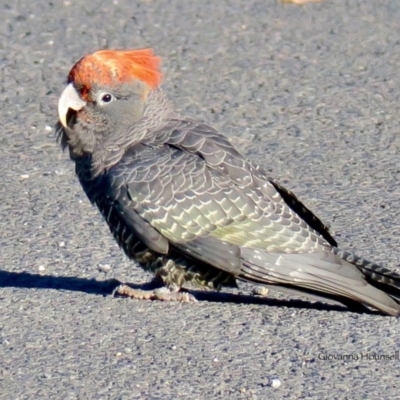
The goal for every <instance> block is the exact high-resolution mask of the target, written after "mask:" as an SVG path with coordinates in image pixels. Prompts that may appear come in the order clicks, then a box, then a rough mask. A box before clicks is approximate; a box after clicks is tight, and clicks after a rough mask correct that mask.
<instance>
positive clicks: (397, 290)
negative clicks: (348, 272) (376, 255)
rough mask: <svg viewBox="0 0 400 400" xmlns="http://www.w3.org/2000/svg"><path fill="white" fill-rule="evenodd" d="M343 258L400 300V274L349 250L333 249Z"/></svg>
mask: <svg viewBox="0 0 400 400" xmlns="http://www.w3.org/2000/svg"><path fill="white" fill-rule="evenodd" d="M333 252H334V253H335V254H337V255H338V256H339V257H340V258H341V259H342V260H346V261H347V262H349V263H351V264H353V265H355V266H356V267H357V268H358V269H359V270H360V271H361V272H362V273H363V274H364V276H365V279H366V280H367V282H368V283H370V284H371V285H372V286H375V287H376V288H378V289H380V290H382V291H384V292H385V293H387V294H388V295H389V296H390V297H392V298H394V299H396V300H398V301H400V274H399V273H397V272H395V271H392V270H390V269H388V268H385V267H382V266H381V265H379V264H376V263H374V262H371V261H368V260H366V259H364V258H362V257H359V256H356V255H354V254H352V253H350V252H348V251H345V250H339V249H337V248H335V249H334V250H333Z"/></svg>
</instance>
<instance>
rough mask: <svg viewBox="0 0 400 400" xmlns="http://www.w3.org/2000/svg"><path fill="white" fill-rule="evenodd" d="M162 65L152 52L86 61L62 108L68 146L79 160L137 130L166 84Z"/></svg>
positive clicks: (74, 74)
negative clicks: (114, 138) (148, 106)
mask: <svg viewBox="0 0 400 400" xmlns="http://www.w3.org/2000/svg"><path fill="white" fill-rule="evenodd" d="M160 63H161V60H160V58H159V57H156V56H155V55H154V54H153V51H152V50H151V49H141V50H100V51H97V52H95V53H93V54H90V55H87V56H85V57H83V58H82V59H80V60H79V61H78V62H77V63H76V64H75V65H74V66H73V67H72V69H71V71H70V73H69V75H68V85H67V87H66V88H65V89H64V91H63V92H62V94H61V97H60V99H59V102H58V116H59V123H58V127H57V128H58V132H59V133H60V135H61V139H62V144H63V146H64V147H67V146H69V147H70V151H72V153H73V154H74V155H75V156H76V157H79V156H81V155H83V154H88V153H89V154H90V153H92V152H93V149H94V148H95V146H96V144H99V143H101V145H102V146H103V147H104V145H105V143H106V142H107V139H108V138H109V136H110V135H115V136H118V132H121V131H123V130H125V131H127V128H131V127H133V126H135V124H137V123H138V121H140V120H141V119H142V117H143V115H144V113H145V111H146V104H147V102H148V99H149V97H151V96H150V95H151V93H152V92H154V91H155V90H156V89H157V88H158V86H159V85H160V83H161V79H162V75H161V72H160V70H159V67H160Z"/></svg>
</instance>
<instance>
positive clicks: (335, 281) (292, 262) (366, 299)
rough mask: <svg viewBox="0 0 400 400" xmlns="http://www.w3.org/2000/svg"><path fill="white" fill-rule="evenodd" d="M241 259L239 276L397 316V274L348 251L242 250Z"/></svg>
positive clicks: (399, 312)
mask: <svg viewBox="0 0 400 400" xmlns="http://www.w3.org/2000/svg"><path fill="white" fill-rule="evenodd" d="M342 256H343V257H342ZM242 259H243V263H242V269H241V274H240V276H239V277H238V278H240V279H243V280H248V281H252V282H257V283H260V284H264V285H267V286H271V285H272V286H276V288H277V290H279V288H282V289H286V290H287V289H289V290H292V291H293V290H295V291H297V292H299V293H302V294H306V295H312V296H313V297H315V296H318V297H319V298H321V297H322V298H324V299H326V300H333V301H335V302H341V303H342V304H345V305H349V304H351V303H353V302H358V303H361V304H364V305H367V306H370V307H372V308H374V309H377V310H379V311H381V312H383V313H385V314H389V315H393V316H399V315H400V304H399V300H400V279H399V278H397V274H396V273H392V272H391V271H390V270H388V269H386V268H382V267H380V266H377V265H376V264H373V263H369V262H367V261H365V260H363V259H361V258H359V257H355V256H352V255H351V254H350V253H347V252H340V251H337V252H336V251H335V252H334V253H332V252H319V253H309V254H271V253H263V252H254V250H252V249H242Z"/></svg>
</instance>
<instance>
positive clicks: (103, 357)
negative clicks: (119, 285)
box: [0, 0, 400, 400]
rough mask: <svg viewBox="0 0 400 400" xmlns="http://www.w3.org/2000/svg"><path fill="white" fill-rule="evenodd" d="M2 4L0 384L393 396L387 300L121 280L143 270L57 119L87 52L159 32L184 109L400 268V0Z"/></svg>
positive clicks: (169, 86) (346, 239) (361, 246)
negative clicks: (187, 291)
mask: <svg viewBox="0 0 400 400" xmlns="http://www.w3.org/2000/svg"><path fill="white" fill-rule="evenodd" d="M0 15H1V24H0V74H1V75H0V77H1V98H0V104H1V112H0V119H1V131H0V173H1V185H0V199H1V202H0V229H1V235H0V259H1V260H0V399H1V400H5V399H7V400H8V399H21V400H22V399H67V400H69V399H71V400H72V399H96V400H103V399H124V400H125V399H214V398H216V399H228V398H231V399H273V398H276V399H299V398H304V399H307V398H319V399H321V398H330V399H345V398H347V399H361V398H363V399H367V398H368V399H371V398H380V397H383V398H387V399H390V398H398V396H399V394H398V389H399V386H400V384H399V378H400V360H399V359H394V360H393V359H382V358H385V357H388V358H390V357H391V356H393V357H392V358H396V355H397V358H398V354H399V353H398V351H399V350H400V325H399V322H398V321H397V320H396V319H394V318H390V317H383V316H380V315H376V314H363V315H361V314H357V313H354V312H348V311H344V309H343V308H341V307H332V306H324V305H321V304H320V303H310V302H307V301H293V300H296V299H293V298H291V297H289V296H284V295H276V294H274V293H272V292H270V297H268V298H267V299H265V300H263V301H260V300H259V299H257V298H254V297H252V298H249V297H240V295H239V297H238V294H237V292H233V293H232V294H228V295H226V296H217V297H215V298H214V297H212V296H204V295H203V297H202V298H204V299H205V300H204V301H201V302H199V303H198V304H171V303H161V302H150V301H147V302H146V301H142V302H140V301H133V300H128V299H122V298H113V297H112V296H111V292H112V290H113V288H114V286H115V282H116V281H115V279H119V280H121V281H125V280H126V281H129V282H136V283H140V282H145V281H146V280H148V279H149V276H148V275H146V274H144V273H143V272H142V271H141V270H140V269H138V268H137V267H135V266H134V265H133V264H132V263H131V262H129V261H128V260H127V259H126V258H125V256H124V255H123V253H122V252H121V251H120V250H119V249H118V247H117V246H116V244H115V243H114V241H113V239H112V238H111V236H110V234H109V232H108V228H107V226H106V224H105V223H104V222H103V221H102V219H101V218H100V216H99V214H98V212H97V211H96V209H94V208H93V207H92V206H91V205H90V204H89V202H88V200H87V199H86V198H85V195H84V193H83V191H82V190H81V188H80V186H79V184H78V182H77V179H76V178H75V176H74V172H73V164H72V163H71V162H70V161H69V160H68V155H67V154H66V153H64V154H63V153H62V152H61V151H60V149H59V146H58V145H57V144H56V143H55V138H54V129H53V126H54V124H55V122H56V119H57V113H56V105H57V99H58V96H59V94H60V93H61V91H62V89H63V87H64V83H65V80H66V76H67V73H68V71H69V69H70V67H71V66H72V65H73V63H74V62H75V61H77V60H78V59H79V58H80V57H81V56H83V55H85V54H86V53H88V52H91V51H94V50H97V49H99V48H105V47H112V48H136V47H146V46H151V47H153V48H155V50H156V52H157V53H158V54H159V55H161V56H162V57H163V59H164V63H163V71H164V72H165V80H164V87H165V89H166V90H167V91H168V93H169V95H170V98H171V99H172V100H173V101H174V103H175V104H176V106H177V108H178V109H179V110H180V111H182V112H183V113H185V114H187V115H189V116H192V117H196V118H202V119H204V120H205V121H207V122H209V123H211V124H212V125H213V126H215V127H217V128H219V129H220V130H222V131H223V132H225V134H226V135H228V136H229V137H230V138H231V139H232V140H233V141H234V142H235V143H236V144H237V145H238V146H239V147H240V148H241V151H242V152H243V153H245V154H246V156H247V157H248V158H250V159H252V160H255V161H257V162H258V163H260V164H261V165H262V166H263V167H264V168H265V169H267V171H269V173H270V175H271V176H273V177H275V178H278V179H279V180H280V182H281V183H283V184H284V185H285V186H287V187H288V188H290V189H292V190H294V191H295V193H296V194H297V195H299V197H300V198H301V199H302V200H303V201H304V202H305V203H306V204H307V205H308V206H309V207H310V208H311V209H312V210H314V211H315V212H316V213H317V215H319V216H320V217H321V218H322V219H323V221H324V222H327V223H330V224H331V227H332V230H333V231H334V232H335V234H336V237H337V239H338V241H339V242H340V246H341V247H343V248H347V249H351V250H354V251H355V252H356V253H358V254H360V255H363V256H365V257H367V258H370V259H371V260H373V261H377V262H380V263H382V264H384V265H387V266H389V267H391V268H394V269H396V268H397V269H398V270H399V268H400V265H399V264H400V261H399V243H400V235H399V233H400V225H399V224H400V203H399V197H400V190H399V185H398V183H399V178H400V154H399V148H400V137H399V133H400V126H399V125H400V124H399V120H400V110H399V103H400V73H399V69H400V4H399V3H398V2H397V1H374V0H369V1H365V0H358V1H355V0H351V1H339V0H337V1H322V2H321V3H315V4H308V5H305V6H296V5H292V4H281V3H279V2H278V1H267V0H224V1H212V0H207V1H197V2H195V1H187V0H169V1H161V0H159V1H158V0H142V1H139V0H137V1H135V2H133V1H128V0H115V1H114V2H113V1H100V0H92V1H83V0H79V1H78V0H68V1H67V0H65V1H64V2H63V1H44V0H38V1H28V0H21V1H15V2H7V1H5V0H2V1H1V2H0ZM250 291H251V286H243V287H242V288H241V293H243V294H246V295H248V294H249V293H250ZM239 294H240V293H239ZM200 297H201V294H200ZM297 300H299V299H297ZM396 351H397V353H396Z"/></svg>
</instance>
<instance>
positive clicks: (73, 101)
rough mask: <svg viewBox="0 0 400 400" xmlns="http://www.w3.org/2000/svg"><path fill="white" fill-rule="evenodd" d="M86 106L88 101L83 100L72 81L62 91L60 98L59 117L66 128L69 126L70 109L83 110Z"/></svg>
mask: <svg viewBox="0 0 400 400" xmlns="http://www.w3.org/2000/svg"><path fill="white" fill-rule="evenodd" d="M85 106H86V101H84V100H82V99H81V97H80V96H79V93H78V92H77V91H76V89H75V88H74V85H73V84H72V83H70V84H69V85H68V86H67V87H66V88H65V89H64V91H63V92H62V94H61V97H60V99H59V100H58V118H59V119H60V122H61V124H62V126H63V127H64V128H68V125H67V114H68V110H69V109H72V110H74V111H79V110H82V108H83V107H85Z"/></svg>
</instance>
